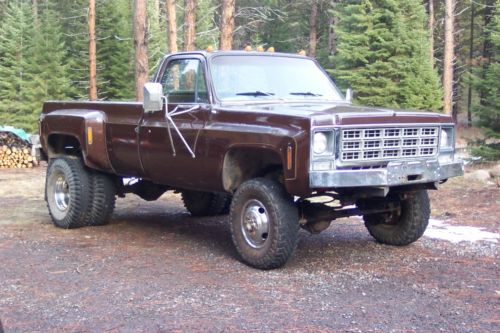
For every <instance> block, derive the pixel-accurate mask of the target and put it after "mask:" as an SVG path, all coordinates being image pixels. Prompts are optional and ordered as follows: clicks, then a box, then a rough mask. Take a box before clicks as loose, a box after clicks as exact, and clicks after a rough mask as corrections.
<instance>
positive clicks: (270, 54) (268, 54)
mask: <svg viewBox="0 0 500 333" xmlns="http://www.w3.org/2000/svg"><path fill="white" fill-rule="evenodd" d="M189 54H194V55H201V56H203V57H205V58H207V59H210V58H212V57H215V56H220V55H238V56H265V57H288V58H303V59H312V58H310V57H307V56H303V55H300V54H294V53H284V52H265V51H262V52H259V51H244V50H231V51H212V52H208V51H204V50H196V51H181V52H175V53H168V54H166V55H165V56H164V57H163V58H167V57H169V56H172V55H189Z"/></svg>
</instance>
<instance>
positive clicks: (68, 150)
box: [47, 134, 81, 157]
mask: <svg viewBox="0 0 500 333" xmlns="http://www.w3.org/2000/svg"><path fill="white" fill-rule="evenodd" d="M47 143H48V147H47V149H48V155H49V157H51V156H54V155H81V145H80V141H78V139H77V138H76V137H74V136H72V135H65V134H52V135H50V136H49V138H48V142H47Z"/></svg>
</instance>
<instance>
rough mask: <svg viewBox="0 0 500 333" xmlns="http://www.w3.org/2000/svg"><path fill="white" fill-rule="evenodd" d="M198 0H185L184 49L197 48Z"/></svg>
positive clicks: (191, 49)
mask: <svg viewBox="0 0 500 333" xmlns="http://www.w3.org/2000/svg"><path fill="white" fill-rule="evenodd" d="M195 35H196V0H184V51H193V50H195V45H194V39H195V37H196V36H195Z"/></svg>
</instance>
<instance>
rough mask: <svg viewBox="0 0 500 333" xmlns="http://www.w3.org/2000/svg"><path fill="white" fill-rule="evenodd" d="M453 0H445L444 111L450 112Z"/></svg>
mask: <svg viewBox="0 0 500 333" xmlns="http://www.w3.org/2000/svg"><path fill="white" fill-rule="evenodd" d="M454 9H455V0H445V18H444V55H443V58H444V59H443V89H444V103H443V104H444V107H443V110H444V113H446V114H450V115H451V114H452V109H453V61H454V58H455V52H454V49H455V41H454V39H453V35H454V24H455V22H454V21H455V16H454V14H455V13H454Z"/></svg>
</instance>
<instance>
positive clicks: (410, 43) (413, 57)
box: [329, 0, 442, 110]
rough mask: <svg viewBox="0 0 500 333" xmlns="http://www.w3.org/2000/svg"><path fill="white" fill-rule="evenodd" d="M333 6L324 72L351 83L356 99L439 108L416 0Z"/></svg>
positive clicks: (377, 0)
mask: <svg viewBox="0 0 500 333" xmlns="http://www.w3.org/2000/svg"><path fill="white" fill-rule="evenodd" d="M335 8H336V9H335V12H334V13H333V14H334V15H337V17H338V18H339V22H338V25H337V26H336V32H337V35H338V46H337V55H336V56H334V57H332V58H331V59H332V62H333V65H334V69H330V70H329V72H330V73H331V74H332V76H333V77H334V78H336V79H337V80H338V82H339V84H340V85H341V86H343V87H347V86H348V85H350V86H352V87H353V89H354V91H355V93H356V100H357V101H358V102H360V103H362V104H367V105H379V106H388V107H395V108H398V107H399V108H412V109H430V110H438V109H440V107H441V96H442V91H441V87H440V84H439V78H438V75H437V73H436V72H435V71H434V69H433V66H432V64H431V62H430V60H429V55H428V50H429V45H428V35H427V30H426V26H427V18H426V14H425V9H424V6H423V4H422V3H420V2H417V1H413V0H400V1H396V0H356V1H352V2H349V3H348V4H347V3H344V4H343V5H342V6H336V7H335Z"/></svg>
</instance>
